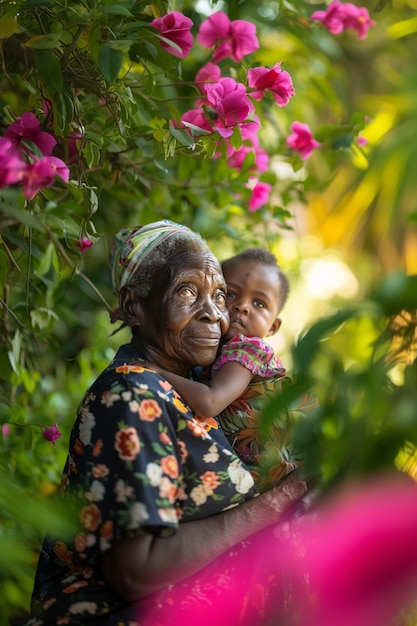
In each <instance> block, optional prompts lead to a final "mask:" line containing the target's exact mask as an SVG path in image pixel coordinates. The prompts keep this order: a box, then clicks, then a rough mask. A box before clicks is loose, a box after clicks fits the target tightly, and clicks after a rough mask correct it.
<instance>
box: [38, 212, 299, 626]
mask: <svg viewBox="0 0 417 626" xmlns="http://www.w3.org/2000/svg"><path fill="white" fill-rule="evenodd" d="M112 278H113V283H114V286H115V288H116V290H117V292H118V293H119V309H118V311H117V314H116V315H115V316H114V318H115V319H120V320H122V321H123V322H124V324H125V325H128V326H130V327H131V329H132V341H131V343H129V344H128V345H123V346H122V347H121V348H120V349H119V350H118V352H117V354H116V356H115V357H114V359H113V361H112V362H111V363H110V365H109V366H108V367H107V369H106V370H105V371H104V372H103V373H102V374H101V375H100V376H99V377H98V378H97V380H96V381H95V382H94V383H93V384H92V386H91V387H90V388H89V389H88V391H87V392H86V394H85V396H84V398H83V400H82V402H81V404H80V407H79V411H78V415H77V418H76V421H75V424H74V426H73V429H72V433H71V439H70V444H69V454H68V458H67V462H66V466H65V470H64V474H63V479H62V489H61V494H62V499H63V501H64V502H66V504H67V505H69V506H70V507H71V508H72V510H73V512H74V527H73V532H72V535H71V536H70V537H60V538H57V537H53V538H52V537H48V538H47V539H46V540H45V542H44V545H43V547H42V551H41V555H40V559H39V564H38V569H37V575H36V580H35V588H34V593H33V601H32V616H33V617H32V618H31V619H30V620H29V621H28V622H27V624H28V625H29V624H31V625H34V624H36V625H37V626H38V625H39V626H40V625H41V624H42V625H48V626H49V625H50V626H52V625H54V626H56V625H57V624H84V625H87V624H90V623H91V624H100V626H107V625H112V626H116V625H117V626H128V625H129V626H134V625H142V624H145V623H146V624H149V625H151V624H152V626H156V624H158V623H161V624H163V625H164V626H165V625H166V624H169V623H175V622H176V623H179V622H180V621H181V617H180V615H181V613H178V612H177V609H178V611H181V610H184V616H185V615H186V614H187V611H188V612H189V613H188V614H189V615H194V617H196V615H197V614H196V612H195V609H196V607H201V606H203V604H205V603H206V604H208V605H210V600H209V599H208V598H207V597H206V598H205V600H204V602H203V600H202V591H201V590H202V588H203V587H204V586H205V587H206V588H207V585H208V586H210V585H211V586H212V587H213V589H214V588H216V585H217V583H218V581H219V574H218V573H219V571H220V572H221V575H222V576H223V578H222V580H223V581H224V580H227V581H229V582H228V583H227V584H226V586H228V587H230V586H231V585H233V571H235V566H233V565H230V564H231V561H230V559H232V553H231V552H230V549H231V548H232V547H234V552H233V554H237V553H238V552H239V549H240V548H241V547H242V546H244V545H245V546H247V545H248V542H249V543H250V537H251V536H252V535H254V534H255V533H258V532H259V531H262V529H264V528H266V527H267V526H269V525H271V524H274V523H276V522H278V521H279V520H280V519H281V517H282V515H283V512H284V511H287V510H288V508H289V507H290V505H291V504H292V503H293V502H294V501H297V499H298V498H299V497H300V496H303V494H304V493H305V490H306V485H305V482H304V481H303V480H302V479H301V478H299V477H298V476H297V474H296V472H294V473H293V474H290V475H289V477H288V478H287V479H286V480H285V481H284V482H283V483H282V484H281V485H280V486H279V487H276V488H274V489H272V490H270V491H268V492H266V493H264V494H261V495H259V494H258V493H257V490H256V488H255V486H254V483H253V479H252V477H251V475H250V473H249V471H248V470H247V468H246V467H245V466H244V465H243V463H242V462H241V461H240V460H239V459H238V458H237V457H236V455H235V454H234V452H233V450H232V448H231V447H230V445H229V443H228V442H227V440H226V438H225V436H224V435H223V433H222V431H221V429H220V428H219V427H218V425H217V423H216V421H215V420H214V419H213V420H210V421H209V422H199V421H198V419H197V418H196V416H195V415H194V414H193V413H192V412H191V410H190V409H189V408H188V407H187V406H186V405H185V403H184V402H183V401H182V399H181V397H180V396H179V394H178V393H177V392H176V391H175V389H174V388H173V387H172V386H171V385H170V384H169V383H168V382H167V381H166V380H164V379H163V378H162V377H161V376H160V375H159V374H157V373H156V372H155V371H151V370H150V369H146V368H145V367H144V366H143V364H144V363H145V362H150V363H154V364H155V365H157V366H159V367H161V368H163V369H165V370H167V371H171V372H174V373H177V374H181V375H182V376H190V375H191V373H192V372H193V369H194V368H196V366H207V365H209V364H210V363H212V361H213V360H214V358H215V356H216V353H217V349H218V345H219V340H220V337H221V335H222V334H223V333H224V332H225V331H226V329H227V325H228V319H227V312H226V306H225V289H226V285H225V282H224V279H223V276H222V272H221V268H220V265H219V263H218V261H217V260H216V258H215V257H214V256H213V254H212V253H211V252H210V250H209V249H208V247H207V245H206V244H205V242H204V241H203V240H202V239H201V237H200V236H199V235H197V234H196V233H194V232H192V231H191V230H190V229H188V228H186V227H184V226H181V225H179V224H175V223H173V222H169V221H160V222H155V223H152V224H148V225H147V226H144V227H137V228H133V229H126V230H124V231H121V233H119V235H118V237H117V240H116V245H115V247H114V250H113V258H112ZM255 496H256V497H255ZM246 554H247V555H248V556H249V555H250V550H249V551H248V552H247V553H246ZM217 566H218V567H217ZM219 568H220V569H219ZM251 568H252V565H251ZM216 572H217V574H216ZM225 577H226V578H225ZM183 591H184V593H183ZM197 592H198V593H197ZM184 594H185V595H184ZM235 600H236V602H239V598H238V599H235ZM240 600H241V598H240ZM215 601H216V600H215V594H214V595H213V597H212V602H211V603H212V604H213V602H214V603H215ZM187 607H188V608H187ZM190 607H191V608H190ZM165 609H169V611H170V613H167V612H166V611H165ZM233 610H234V611H235V609H233ZM241 614H242V611H241V609H240V608H239V609H238V608H237V607H236V611H235V621H233V619H232V621H230V620H229V624H233V623H235V624H238V623H240V622H239V619H240V615H241ZM184 620H185V618H184ZM185 621H186V620H185ZM185 621H183V623H185Z"/></svg>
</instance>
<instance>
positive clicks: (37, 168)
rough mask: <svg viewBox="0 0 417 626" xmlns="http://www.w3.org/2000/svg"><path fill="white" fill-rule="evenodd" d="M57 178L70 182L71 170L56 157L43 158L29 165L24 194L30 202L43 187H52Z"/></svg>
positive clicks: (24, 182) (25, 172) (23, 181)
mask: <svg viewBox="0 0 417 626" xmlns="http://www.w3.org/2000/svg"><path fill="white" fill-rule="evenodd" d="M55 176H59V178H61V179H62V180H63V181H64V182H66V183H67V182H68V180H69V169H68V167H67V166H66V165H65V163H64V162H63V161H61V159H57V158H56V157H43V158H41V159H38V160H37V161H35V162H34V163H28V164H27V165H26V168H25V170H24V172H23V176H22V184H23V193H24V195H25V197H26V198H27V199H28V200H32V198H33V197H34V196H35V195H36V194H37V193H38V191H40V189H42V188H43V187H50V186H51V185H52V184H53V182H54V180H55Z"/></svg>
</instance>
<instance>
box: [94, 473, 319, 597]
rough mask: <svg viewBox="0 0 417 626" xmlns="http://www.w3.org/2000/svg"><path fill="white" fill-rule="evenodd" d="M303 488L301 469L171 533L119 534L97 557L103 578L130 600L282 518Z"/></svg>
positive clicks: (178, 577)
mask: <svg viewBox="0 0 417 626" xmlns="http://www.w3.org/2000/svg"><path fill="white" fill-rule="evenodd" d="M306 493H307V485H306V482H305V481H304V479H303V475H302V473H301V471H299V470H294V471H293V472H291V473H290V474H288V476H286V477H285V478H284V479H283V480H282V481H281V482H280V483H279V485H277V486H275V487H274V488H273V489H271V490H270V491H267V492H265V493H263V494H262V495H260V496H258V497H257V498H254V499H252V500H249V501H247V502H244V503H243V504H240V505H238V506H236V507H234V508H233V509H229V510H227V511H224V512H223V513H218V514H217V515H212V516H211V517H207V518H205V519H200V520H196V521H192V522H184V523H182V524H180V525H179V528H178V530H177V532H176V534H175V535H172V536H170V537H165V538H159V537H154V536H153V535H150V534H146V535H141V536H140V537H137V538H134V539H128V538H125V539H121V540H119V541H118V542H117V543H116V544H115V545H114V546H113V548H112V549H111V550H109V551H108V552H106V553H104V554H103V556H102V560H101V565H102V573H103V576H104V579H105V580H106V582H107V583H108V585H109V586H110V587H112V588H113V589H114V590H115V591H116V592H117V593H118V594H119V595H120V596H121V598H123V599H124V600H125V601H126V602H135V601H137V600H139V599H141V598H143V597H145V596H147V595H149V594H150V593H153V592H155V591H158V590H159V589H162V588H163V587H166V586H167V585H170V584H174V583H176V582H179V581H181V580H183V579H184V578H187V577H188V576H191V575H193V574H195V573H196V572H198V571H199V570H200V569H202V568H203V567H205V566H206V565H208V564H209V563H211V562H212V561H214V560H215V559H216V558H217V557H218V556H220V555H221V554H223V553H224V552H226V551H227V550H229V549H230V548H231V547H232V546H234V545H235V544H237V543H239V542H240V541H243V540H244V539H246V538H247V537H248V536H249V535H252V534H254V533H256V532H258V531H260V530H262V529H263V528H266V527H267V526H269V525H271V524H275V523H277V522H279V521H280V519H282V517H283V514H284V513H285V511H287V510H288V509H289V507H290V506H291V504H293V503H294V502H295V501H297V500H299V499H300V498H302V497H303V496H304V495H305V494H306Z"/></svg>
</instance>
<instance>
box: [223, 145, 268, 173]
mask: <svg viewBox="0 0 417 626" xmlns="http://www.w3.org/2000/svg"><path fill="white" fill-rule="evenodd" d="M250 153H252V154H253V155H254V164H253V166H252V167H251V168H250V170H251V171H254V170H255V171H257V172H266V170H267V169H268V163H269V156H268V153H267V152H265V150H263V148H260V147H259V146H257V147H254V146H242V147H241V148H239V150H233V149H232V150H231V151H230V155H229V160H228V162H229V166H230V167H233V168H234V169H236V170H241V169H242V165H243V162H244V160H245V158H246V156H247V155H248V154H250Z"/></svg>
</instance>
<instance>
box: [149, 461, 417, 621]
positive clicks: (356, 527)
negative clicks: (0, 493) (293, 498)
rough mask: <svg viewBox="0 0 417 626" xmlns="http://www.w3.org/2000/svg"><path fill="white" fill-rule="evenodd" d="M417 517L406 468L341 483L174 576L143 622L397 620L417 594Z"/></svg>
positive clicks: (416, 491) (416, 490)
mask: <svg viewBox="0 0 417 626" xmlns="http://www.w3.org/2000/svg"><path fill="white" fill-rule="evenodd" d="M416 527H417V484H416V483H415V482H414V481H413V480H412V479H411V478H410V477H409V476H408V475H406V474H402V473H400V472H396V473H393V474H392V475H387V476H385V475H383V476H380V477H377V478H371V479H368V480H367V481H364V482H363V483H362V484H356V485H349V486H348V487H346V486H345V487H340V488H339V491H338V492H333V493H332V494H331V495H330V496H328V497H327V500H325V501H324V502H323V503H321V504H318V505H316V507H315V513H314V515H313V514H312V512H311V511H310V513H307V514H302V515H301V516H299V517H291V516H288V517H287V519H286V521H284V522H281V523H280V524H276V525H275V526H271V527H270V528H269V529H266V530H265V531H262V532H260V533H259V534H257V535H255V536H252V537H248V538H247V539H246V540H245V541H244V542H243V543H242V544H238V545H237V546H235V548H234V549H232V550H229V551H228V553H227V554H225V555H224V556H223V557H221V558H219V559H217V560H216V561H215V562H214V563H213V564H212V566H209V567H208V568H206V569H205V570H204V573H203V574H202V573H201V572H197V573H196V574H195V576H192V577H190V578H188V579H186V580H185V581H183V582H180V583H177V584H175V585H172V586H171V587H170V588H169V589H167V590H166V592H164V594H165V595H164V596H163V597H162V600H163V601H162V602H161V603H159V604H158V603H154V602H153V601H151V603H150V605H149V608H150V612H149V613H148V614H146V604H145V605H144V607H143V608H144V612H143V613H141V620H140V621H141V624H143V626H154V624H156V623H161V624H167V625H171V624H174V625H175V624H177V623H178V624H181V626H195V624H198V625H199V626H210V625H212V624H216V626H255V625H256V626H271V624H273V625H280V626H393V624H394V623H395V624H397V622H394V620H395V618H396V617H397V616H398V614H399V612H400V611H403V610H407V608H410V606H411V605H412V603H413V602H415V600H416V598H417V592H416V589H417V533H416ZM156 605H158V606H156Z"/></svg>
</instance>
